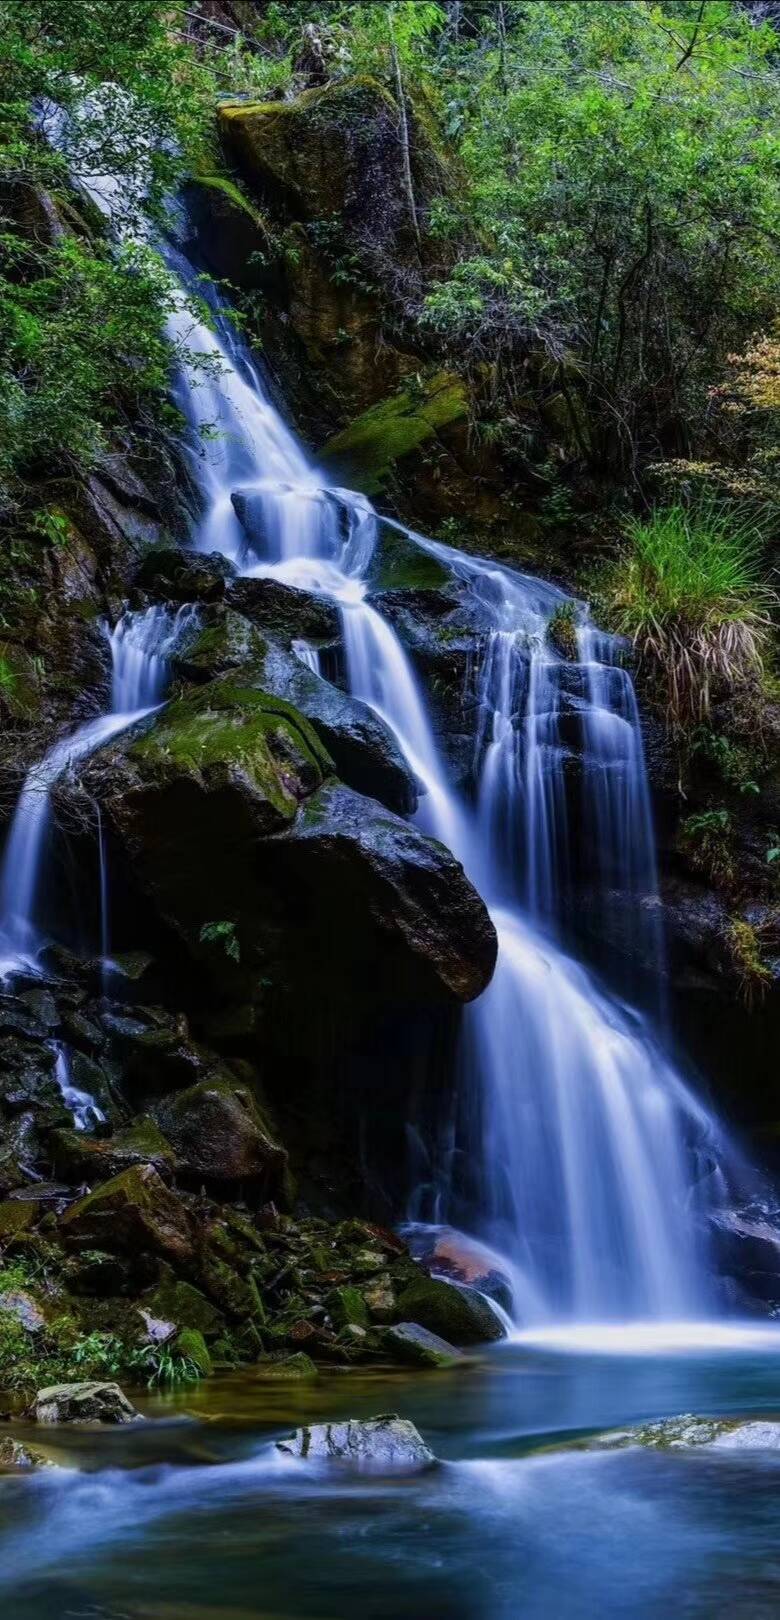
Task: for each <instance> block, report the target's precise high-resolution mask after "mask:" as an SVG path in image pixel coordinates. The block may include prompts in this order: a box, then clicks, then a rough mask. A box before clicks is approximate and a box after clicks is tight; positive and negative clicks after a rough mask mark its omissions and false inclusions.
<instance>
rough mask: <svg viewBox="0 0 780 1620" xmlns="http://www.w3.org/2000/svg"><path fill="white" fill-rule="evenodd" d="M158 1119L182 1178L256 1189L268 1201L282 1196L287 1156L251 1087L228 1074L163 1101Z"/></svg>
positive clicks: (216, 1075) (223, 1072)
mask: <svg viewBox="0 0 780 1620" xmlns="http://www.w3.org/2000/svg"><path fill="white" fill-rule="evenodd" d="M157 1117H158V1120H159V1123H160V1125H161V1127H162V1129H163V1131H164V1133H165V1136H166V1138H167V1140H168V1141H169V1142H171V1143H172V1145H173V1147H174V1149H175V1151H176V1155H177V1158H178V1161H179V1166H180V1169H181V1171H182V1172H183V1173H189V1174H190V1175H194V1176H195V1177H196V1178H198V1179H199V1180H201V1181H203V1180H205V1181H214V1182H220V1183H235V1184H238V1185H243V1184H250V1185H255V1186H256V1187H258V1188H259V1189H260V1190H261V1191H262V1192H263V1193H264V1194H265V1195H266V1196H267V1197H268V1198H274V1197H276V1198H278V1197H279V1195H280V1192H281V1191H282V1188H283V1182H284V1176H285V1170H286V1166H287V1154H286V1153H285V1151H284V1148H282V1147H280V1145H279V1143H278V1142H277V1141H275V1139H274V1136H273V1134H272V1132H271V1129H270V1127H269V1126H268V1124H267V1122H266V1121H265V1119H264V1118H263V1115H262V1113H261V1111H260V1109H259V1107H258V1104H257V1100H256V1098H255V1097H254V1096H253V1094H252V1092H251V1091H250V1089H249V1087H248V1086H246V1085H242V1084H241V1083H240V1082H239V1081H237V1080H234V1079H233V1078H232V1077H231V1076H230V1074H229V1073H228V1071H227V1070H221V1071H219V1072H217V1073H215V1074H214V1075H212V1076H210V1077H209V1078H208V1079H206V1080H201V1081H200V1082H199V1083H198V1085H195V1086H190V1087H189V1088H188V1089H187V1090H186V1091H180V1092H175V1093H174V1094H173V1095H172V1096H170V1097H166V1098H164V1099H163V1101H162V1102H161V1103H160V1104H159V1106H158V1110H157Z"/></svg>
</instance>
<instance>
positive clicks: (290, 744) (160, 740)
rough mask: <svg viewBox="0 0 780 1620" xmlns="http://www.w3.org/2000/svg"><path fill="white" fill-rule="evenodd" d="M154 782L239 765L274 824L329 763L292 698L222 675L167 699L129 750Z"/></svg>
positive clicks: (291, 811)
mask: <svg viewBox="0 0 780 1620" xmlns="http://www.w3.org/2000/svg"><path fill="white" fill-rule="evenodd" d="M128 757H129V758H130V760H131V761H133V762H137V763H138V764H139V765H142V766H143V768H144V771H145V772H146V773H149V774H151V776H152V777H153V778H155V779H157V780H159V781H161V782H163V783H164V782H166V781H170V780H172V779H175V778H176V777H177V776H178V775H179V774H180V773H181V772H185V773H190V772H191V773H193V774H195V775H198V776H200V777H202V778H204V779H205V780H206V781H208V779H209V774H210V773H216V775H217V777H218V778H222V777H223V776H224V775H225V773H228V774H229V773H231V772H240V773H241V776H242V778H244V779H245V780H246V782H247V783H248V785H249V786H250V788H252V789H254V790H255V791H256V792H257V793H258V794H259V796H260V797H261V798H262V799H263V800H265V801H266V803H267V804H268V807H269V813H270V815H271V817H272V822H273V825H272V827H269V831H270V830H276V827H277V826H279V825H280V824H284V823H286V822H289V821H291V820H292V819H293V817H294V816H295V813H296V811H297V808H298V804H299V802H300V799H301V798H302V797H303V796H305V794H306V792H307V791H311V790H312V789H313V788H315V787H317V786H318V785H319V783H320V782H321V781H322V780H323V779H324V777H325V776H326V775H327V774H328V773H329V772H330V771H331V770H332V761H331V759H330V757H329V755H328V754H327V753H326V752H325V749H324V748H323V747H322V744H321V743H320V741H319V738H318V737H317V734H316V732H315V731H314V730H313V729H312V727H311V726H310V725H309V724H308V722H307V721H306V720H305V719H304V718H303V715H301V714H299V713H298V711H297V710H296V709H294V708H293V706H292V704H290V703H286V702H285V701H284V699H283V698H277V697H272V696H271V695H270V694H269V693H267V692H264V691H262V690H261V689H260V688H259V687H256V686H249V685H245V684H244V683H243V682H241V681H240V680H239V679H238V678H237V677H234V676H223V677H222V678H221V679H219V680H216V681H211V682H210V683H209V684H208V686H206V687H204V688H203V690H202V691H200V692H197V693H194V694H188V695H187V696H185V697H181V698H179V699H177V700H176V701H175V702H173V703H171V704H169V705H168V706H167V708H166V709H165V711H164V712H163V714H162V715H160V716H159V718H158V719H157V721H156V723H155V724H154V725H152V726H151V727H150V728H149V730H148V731H146V732H144V733H142V734H141V735H140V736H139V737H138V738H137V739H136V741H135V742H134V743H133V744H132V745H131V747H130V749H129V756H128Z"/></svg>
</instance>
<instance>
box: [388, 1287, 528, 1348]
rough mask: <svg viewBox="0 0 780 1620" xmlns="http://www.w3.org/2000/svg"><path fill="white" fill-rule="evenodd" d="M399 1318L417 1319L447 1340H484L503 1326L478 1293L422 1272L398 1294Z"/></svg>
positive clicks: (500, 1331)
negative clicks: (427, 1275)
mask: <svg viewBox="0 0 780 1620" xmlns="http://www.w3.org/2000/svg"><path fill="white" fill-rule="evenodd" d="M397 1316H398V1321H399V1322H401V1321H403V1322H418V1323H419V1325H420V1327H424V1328H427V1329H428V1331H429V1332H430V1333H435V1334H437V1335H438V1336H439V1337H441V1338H442V1339H444V1340H446V1342H447V1343H448V1344H485V1343H488V1342H489V1341H490V1340H491V1339H503V1337H504V1329H503V1327H502V1326H501V1323H500V1322H499V1320H498V1317H497V1316H496V1313H495V1311H493V1310H492V1309H491V1307H490V1305H489V1304H488V1302H487V1300H485V1299H483V1298H482V1296H481V1295H480V1294H476V1293H473V1292H472V1291H470V1290H468V1289H465V1288H458V1287H456V1285H455V1284H454V1283H449V1282H443V1281H441V1279H440V1278H438V1277H426V1276H424V1275H423V1274H421V1275H420V1276H418V1277H416V1278H415V1279H414V1281H413V1282H410V1283H409V1284H408V1286H407V1287H406V1288H404V1290H403V1292H402V1293H401V1294H399V1297H398V1305H397Z"/></svg>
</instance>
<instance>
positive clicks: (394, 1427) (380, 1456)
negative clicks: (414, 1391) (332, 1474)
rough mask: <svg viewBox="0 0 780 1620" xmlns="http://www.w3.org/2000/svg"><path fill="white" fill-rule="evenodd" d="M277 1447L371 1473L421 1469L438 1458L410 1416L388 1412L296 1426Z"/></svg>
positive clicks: (286, 1452) (310, 1459)
mask: <svg viewBox="0 0 780 1620" xmlns="http://www.w3.org/2000/svg"><path fill="white" fill-rule="evenodd" d="M276 1446H277V1450H278V1451H281V1452H282V1453H283V1454H284V1455H285V1456H287V1457H297V1458H300V1459H302V1460H304V1461H307V1462H344V1463H349V1464H350V1465H351V1467H353V1468H356V1469H358V1470H360V1471H361V1472H362V1471H366V1472H371V1473H374V1472H376V1473H382V1474H384V1473H393V1474H396V1473H402V1474H408V1473H418V1472H419V1470H420V1469H422V1468H430V1467H431V1464H432V1463H434V1462H435V1461H436V1458H435V1457H434V1455H433V1452H432V1451H431V1450H430V1448H429V1447H428V1446H426V1444H425V1441H424V1440H423V1438H422V1435H421V1434H420V1433H419V1432H418V1430H417V1429H416V1428H415V1426H414V1424H413V1423H410V1422H409V1419H408V1418H401V1417H397V1416H396V1415H395V1413H387V1414H386V1415H383V1416H382V1417H375V1418H366V1419H365V1421H363V1422H360V1421H359V1420H358V1419H357V1418H349V1419H348V1420H347V1422H345V1423H315V1424H313V1425H312V1426H311V1428H305V1429H296V1431H295V1434H293V1435H291V1436H290V1438H289V1440H277V1442H276Z"/></svg>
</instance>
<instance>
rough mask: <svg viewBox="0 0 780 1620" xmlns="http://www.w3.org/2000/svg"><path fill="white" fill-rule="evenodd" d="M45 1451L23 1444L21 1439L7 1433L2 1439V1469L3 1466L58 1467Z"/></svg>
mask: <svg viewBox="0 0 780 1620" xmlns="http://www.w3.org/2000/svg"><path fill="white" fill-rule="evenodd" d="M58 1467H59V1464H58V1463H55V1462H52V1460H51V1457H47V1456H46V1454H45V1452H43V1451H36V1450H35V1448H34V1447H33V1446H25V1445H23V1443H22V1441H21V1440H16V1439H14V1436H13V1435H12V1434H7V1435H5V1437H4V1438H3V1439H2V1440H0V1469H3V1468H58Z"/></svg>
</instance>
